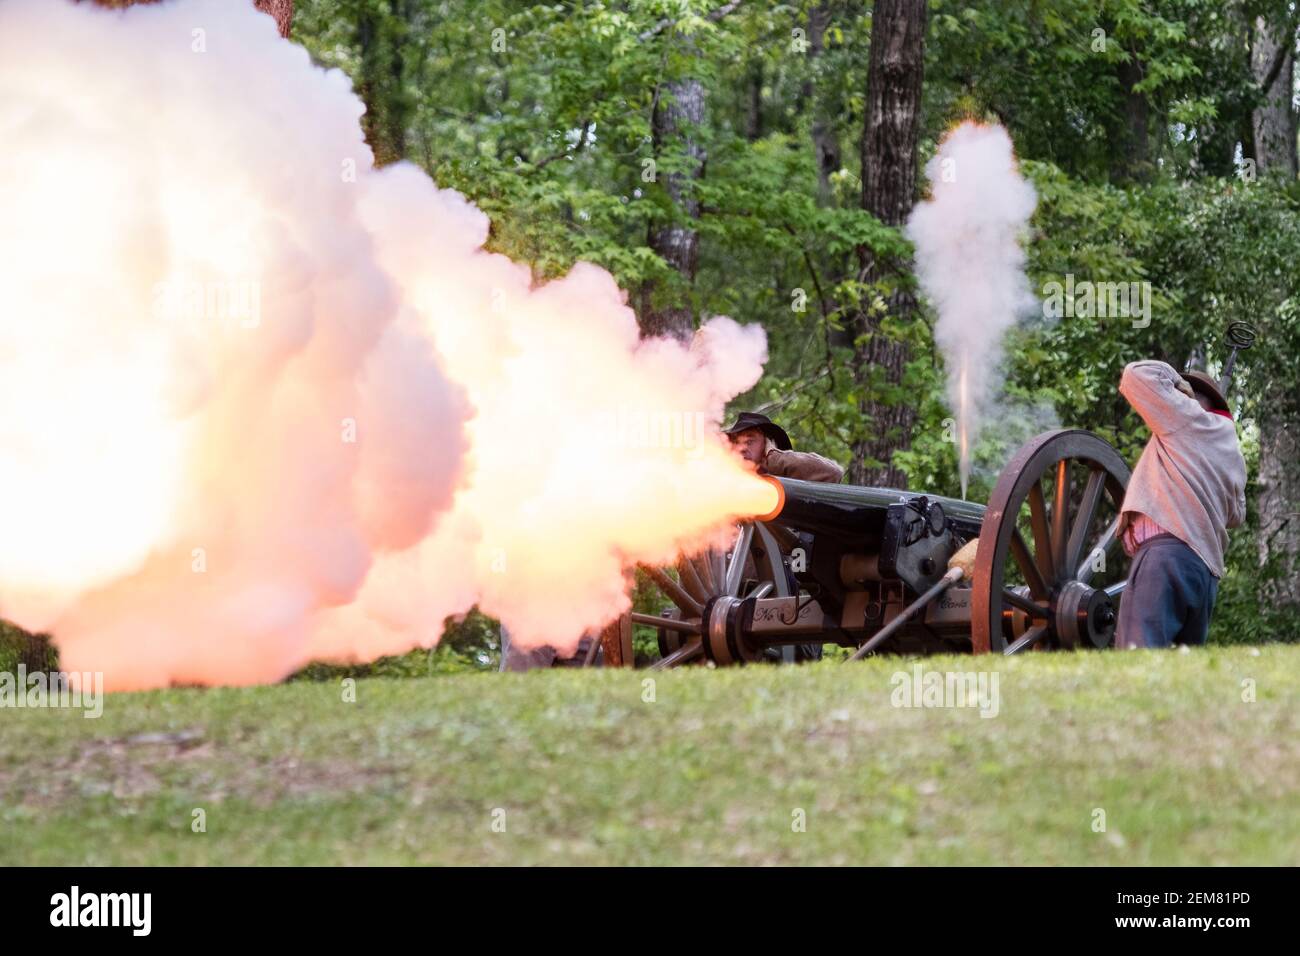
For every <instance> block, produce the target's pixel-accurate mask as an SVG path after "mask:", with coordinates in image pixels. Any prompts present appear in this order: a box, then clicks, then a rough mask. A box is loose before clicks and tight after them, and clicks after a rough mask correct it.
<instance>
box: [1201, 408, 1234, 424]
mask: <svg viewBox="0 0 1300 956" xmlns="http://www.w3.org/2000/svg"><path fill="white" fill-rule="evenodd" d="M1206 410H1207V411H1211V412H1214V414H1216V415H1222V416H1223V417H1224V418H1226V419H1227V420H1228V421H1232V420H1233V419H1232V412H1225V411H1224V410H1223V409H1221V408H1210V409H1206Z"/></svg>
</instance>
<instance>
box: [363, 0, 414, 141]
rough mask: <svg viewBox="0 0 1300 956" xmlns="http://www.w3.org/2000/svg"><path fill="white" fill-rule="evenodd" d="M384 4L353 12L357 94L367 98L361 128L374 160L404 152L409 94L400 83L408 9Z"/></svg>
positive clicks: (395, 0)
mask: <svg viewBox="0 0 1300 956" xmlns="http://www.w3.org/2000/svg"><path fill="white" fill-rule="evenodd" d="M388 8H389V9H388V10H386V11H385V10H384V9H382V8H381V7H377V6H371V5H369V4H363V5H362V6H361V8H360V9H359V10H358V12H357V26H356V40H357V46H358V47H359V49H360V59H361V65H360V70H359V71H358V77H357V94H358V95H359V96H360V97H361V100H362V102H364V103H365V104H366V111H365V113H363V114H362V116H361V130H362V132H363V133H364V134H365V137H366V144H367V145H368V146H369V147H370V151H371V152H372V153H374V155H375V165H376V166H387V165H389V164H390V163H395V162H398V161H399V160H401V159H403V158H404V157H405V156H406V128H407V124H408V121H409V119H410V112H411V110H410V99H409V97H408V96H407V93H406V90H405V89H404V85H403V76H404V64H403V61H402V45H403V44H402V39H403V37H404V35H405V32H406V25H407V19H408V18H407V12H406V9H405V7H404V6H403V5H402V3H401V0H389V3H388Z"/></svg>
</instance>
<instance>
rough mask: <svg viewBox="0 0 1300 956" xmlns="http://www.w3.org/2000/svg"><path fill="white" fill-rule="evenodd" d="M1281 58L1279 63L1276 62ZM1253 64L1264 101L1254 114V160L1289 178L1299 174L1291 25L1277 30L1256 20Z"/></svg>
mask: <svg viewBox="0 0 1300 956" xmlns="http://www.w3.org/2000/svg"><path fill="white" fill-rule="evenodd" d="M1279 59H1280V64H1279V63H1278V62H1277V61H1278V60H1279ZM1250 68H1251V72H1252V73H1253V74H1254V76H1255V80H1256V82H1257V83H1259V84H1260V85H1261V86H1262V85H1263V84H1264V83H1266V82H1268V80H1269V79H1270V73H1272V72H1273V71H1274V70H1276V72H1275V73H1274V74H1273V76H1272V83H1271V84H1270V85H1269V86H1268V89H1263V90H1261V94H1262V96H1263V102H1262V103H1260V105H1259V106H1257V107H1256V108H1255V110H1254V112H1253V113H1252V115H1251V129H1252V131H1253V132H1254V134H1255V162H1256V164H1257V167H1258V169H1259V171H1260V172H1261V173H1263V172H1265V171H1267V172H1270V173H1274V174H1277V175H1280V176H1284V177H1286V178H1288V179H1295V178H1296V116H1295V111H1294V110H1293V109H1292V108H1291V91H1292V83H1293V81H1294V75H1295V37H1294V36H1292V31H1291V30H1290V29H1289V28H1288V29H1282V30H1274V29H1270V27H1269V25H1268V24H1267V23H1266V22H1265V21H1264V20H1263V18H1260V19H1258V20H1256V21H1255V31H1254V37H1253V42H1252V43H1251V47H1250Z"/></svg>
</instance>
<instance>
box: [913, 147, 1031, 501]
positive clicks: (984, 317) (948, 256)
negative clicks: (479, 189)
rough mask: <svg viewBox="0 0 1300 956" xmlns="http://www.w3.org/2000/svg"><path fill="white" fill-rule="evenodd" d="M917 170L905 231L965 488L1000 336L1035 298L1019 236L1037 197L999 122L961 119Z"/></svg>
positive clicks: (993, 388)
mask: <svg viewBox="0 0 1300 956" xmlns="http://www.w3.org/2000/svg"><path fill="white" fill-rule="evenodd" d="M925 172H926V177H927V178H928V179H929V185H930V196H929V198H928V199H927V200H926V201H924V202H921V203H918V204H917V205H916V207H915V208H914V209H913V210H912V214H911V216H910V217H909V218H908V221H907V228H906V234H907V237H908V238H909V239H911V240H912V242H913V244H914V245H915V247H916V274H917V279H918V281H919V282H920V284H921V289H922V290H923V291H924V292H925V294H926V296H927V297H928V298H929V299H930V301H931V302H932V303H933V305H934V307H935V310H936V311H937V312H938V321H937V322H936V324H935V330H934V338H935V343H936V344H937V345H938V347H939V350H940V351H941V352H942V353H943V356H944V364H945V367H946V370H947V375H948V400H949V404H950V407H951V408H952V409H953V410H954V411H955V412H956V414H957V432H958V434H957V440H958V455H959V459H960V468H961V483H962V494H963V495H965V493H966V482H967V478H968V476H969V473H970V456H971V452H972V448H973V445H974V442H975V440H976V438H977V436H978V434H979V430H980V426H981V424H982V422H983V420H984V419H985V418H986V417H987V416H988V414H989V412H990V406H991V404H992V402H993V399H994V398H995V397H996V395H997V393H998V388H997V385H998V382H999V380H1000V379H999V374H1000V368H1001V363H1002V339H1003V336H1004V335H1005V334H1006V332H1007V330H1008V329H1010V328H1011V326H1013V325H1014V324H1015V323H1016V321H1017V319H1019V318H1020V317H1021V316H1022V315H1024V314H1025V313H1026V312H1027V311H1028V310H1031V309H1033V308H1034V305H1035V302H1036V300H1035V298H1034V295H1033V293H1032V292H1031V291H1030V288H1029V283H1028V280H1027V279H1026V278H1025V272H1024V267H1025V251H1024V248H1023V247H1022V246H1021V241H1022V239H1023V237H1024V234H1025V231H1026V227H1027V226H1028V223H1029V217H1030V216H1032V215H1033V212H1034V207H1035V206H1036V205H1037V201H1038V200H1037V196H1036V195H1035V193H1034V188H1033V186H1031V185H1030V184H1029V183H1028V182H1027V181H1026V180H1025V179H1024V177H1023V176H1021V175H1020V171H1019V169H1018V167H1017V164H1016V157H1015V151H1014V149H1013V148H1012V145H1011V137H1009V136H1008V135H1007V132H1006V130H1005V129H1003V128H1002V127H1001V126H985V125H981V124H978V123H973V122H965V123H962V124H961V125H960V126H958V127H956V128H955V129H953V130H952V131H951V132H950V133H949V134H948V135H947V136H946V137H945V138H944V140H943V142H942V143H940V145H939V149H938V151H937V152H936V153H935V155H934V156H933V157H932V158H931V160H930V161H929V162H928V163H927V164H926V167H925Z"/></svg>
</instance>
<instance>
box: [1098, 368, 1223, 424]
mask: <svg viewBox="0 0 1300 956" xmlns="http://www.w3.org/2000/svg"><path fill="white" fill-rule="evenodd" d="M1180 381H1182V376H1181V375H1179V374H1178V373H1177V372H1175V371H1174V369H1173V366H1171V365H1169V364H1168V363H1167V362H1155V361H1147V362H1130V363H1129V364H1128V365H1127V366H1125V368H1124V374H1123V375H1121V376H1120V380H1119V393H1120V394H1121V395H1123V396H1124V397H1125V398H1126V399H1128V403H1129V404H1130V405H1132V406H1133V411H1135V412H1137V413H1138V414H1139V415H1140V416H1142V421H1144V422H1146V424H1147V428H1150V429H1151V433H1152V434H1153V435H1168V434H1171V433H1173V432H1174V431H1177V430H1178V429H1179V428H1180V427H1182V426H1183V425H1185V424H1187V423H1188V422H1189V421H1192V420H1194V419H1195V418H1196V416H1198V415H1201V414H1203V409H1202V408H1201V405H1200V402H1198V401H1197V400H1196V399H1194V398H1192V397H1190V396H1188V395H1184V394H1183V393H1182V392H1181V391H1179V390H1178V383H1179V382H1180Z"/></svg>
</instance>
